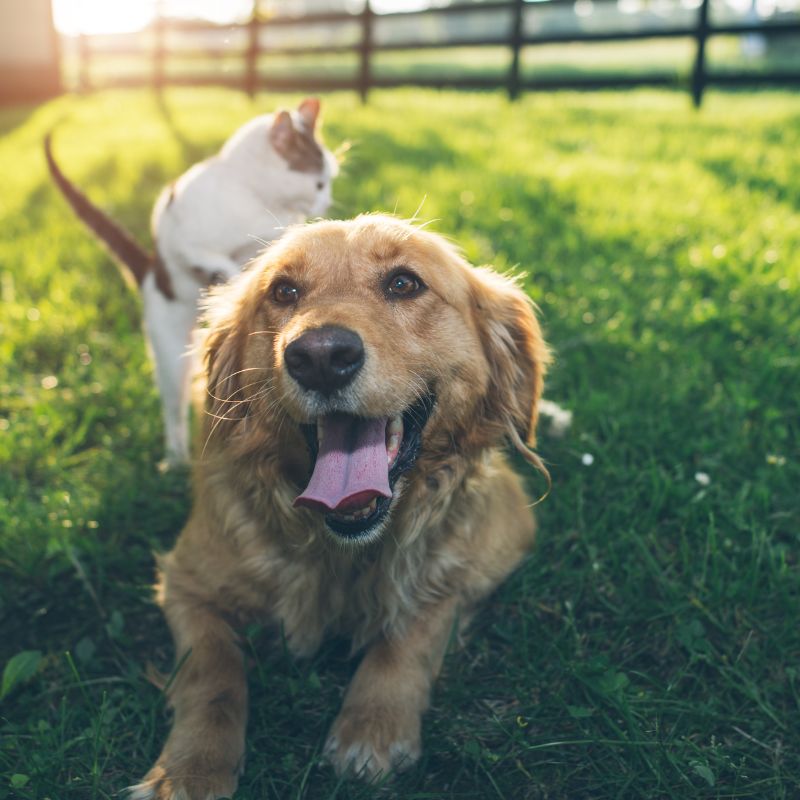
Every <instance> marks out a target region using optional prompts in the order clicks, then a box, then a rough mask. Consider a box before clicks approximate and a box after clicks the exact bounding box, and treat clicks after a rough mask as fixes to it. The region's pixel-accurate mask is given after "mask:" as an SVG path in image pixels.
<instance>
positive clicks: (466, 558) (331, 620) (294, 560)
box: [204, 454, 501, 656]
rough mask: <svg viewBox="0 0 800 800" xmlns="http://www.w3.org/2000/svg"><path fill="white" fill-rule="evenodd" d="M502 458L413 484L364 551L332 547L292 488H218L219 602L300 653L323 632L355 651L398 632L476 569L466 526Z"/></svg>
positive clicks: (470, 532)
mask: <svg viewBox="0 0 800 800" xmlns="http://www.w3.org/2000/svg"><path fill="white" fill-rule="evenodd" d="M500 458H501V457H500V456H499V454H495V455H494V456H493V457H488V458H487V459H485V460H484V461H483V462H482V463H479V464H477V465H473V466H472V468H471V469H470V472H469V474H468V475H465V474H463V470H461V469H459V468H458V467H455V468H454V467H453V466H451V465H447V466H445V467H443V468H442V469H441V470H440V471H439V473H438V475H439V479H438V480H437V481H431V480H430V476H429V479H428V480H427V481H417V482H415V481H409V483H408V485H407V486H406V487H405V489H404V497H403V499H404V502H403V503H402V504H401V506H400V507H399V508H398V511H397V513H396V515H395V518H394V519H393V520H392V521H391V523H390V526H391V527H390V529H389V530H388V531H387V532H386V534H385V535H384V536H383V537H382V540H381V541H380V543H378V544H376V545H375V546H374V547H370V548H366V549H364V550H362V551H353V550H352V549H347V548H342V547H341V546H338V545H337V544H336V543H335V542H333V541H332V540H331V538H330V537H329V536H328V535H326V533H325V532H324V530H323V529H322V524H321V521H320V520H319V518H318V517H317V516H316V515H313V514H311V513H298V510H297V509H293V508H292V507H291V501H292V499H293V496H294V494H295V490H293V489H292V488H291V487H290V486H289V485H288V484H286V483H284V482H282V481H281V482H276V483H273V490H272V491H271V492H269V493H266V494H263V493H262V494H261V495H260V496H259V497H260V502H259V503H258V504H256V505H253V504H251V503H250V502H248V499H247V498H248V493H247V492H246V491H243V490H242V489H243V487H242V485H240V486H239V487H237V490H236V492H235V494H236V497H235V498H234V497H233V494H234V492H233V488H232V487H231V486H230V485H226V486H224V487H219V489H218V491H223V492H224V493H225V494H226V495H227V498H226V500H227V502H226V503H225V504H220V503H215V506H216V507H217V508H221V507H222V508H226V513H225V515H224V517H223V518H221V519H220V520H219V524H220V527H221V528H222V529H223V530H224V531H225V535H224V536H223V537H215V538H214V540H213V541H212V542H209V543H208V545H210V548H211V552H209V558H211V559H214V561H215V562H216V565H217V569H216V570H215V583H216V586H215V587H213V588H214V589H215V592H214V594H215V596H216V598H217V602H219V598H225V599H226V600H225V605H227V606H228V611H229V613H231V614H233V615H234V616H235V617H236V618H237V620H238V621H240V622H246V621H253V620H255V621H259V622H262V623H266V624H269V625H275V624H277V625H279V626H280V628H281V630H282V635H283V636H284V637H285V640H286V642H287V645H288V647H289V649H290V650H291V652H292V653H294V654H295V655H298V656H308V655H311V654H312V653H314V652H315V651H316V649H317V648H318V647H319V645H320V643H321V642H322V640H323V639H324V638H326V637H327V636H345V637H347V638H349V639H350V640H351V641H352V645H353V650H358V649H360V648H361V647H362V646H363V645H364V644H365V643H367V642H369V641H370V640H372V639H374V638H375V637H376V636H377V635H380V634H385V635H390V636H391V635H393V634H399V633H402V631H403V630H404V629H405V626H406V625H407V623H408V622H409V620H411V619H413V618H414V617H415V616H417V615H418V614H419V612H420V609H421V608H422V607H424V606H425V605H426V604H427V603H430V602H433V601H435V600H436V599H438V598H440V597H442V596H444V595H446V594H447V593H448V591H451V587H452V585H453V584H455V583H461V582H462V581H463V578H464V572H465V571H470V572H474V571H475V568H476V567H479V565H478V564H477V563H476V559H475V558H474V556H471V554H470V553H469V548H470V542H471V540H472V538H473V535H475V534H476V532H475V531H473V530H472V527H473V523H472V522H471V520H473V519H475V518H476V517H479V516H481V515H480V514H479V513H476V512H478V510H479V509H478V508H477V507H476V506H480V505H481V504H482V503H484V502H485V498H484V497H483V492H476V491H475V487H478V486H480V487H486V486H487V481H488V484H491V478H492V475H493V474H494V473H495V472H496V471H497V467H498V464H496V463H495V462H496V461H497V460H498V459H500ZM261 477H262V479H263V475H262V476H261ZM421 508H422V509H424V512H423V513H420V509H421ZM411 509H413V513H407V510H411ZM298 519H300V520H301V524H298ZM423 530H424V535H420V534H421V533H422V532H423ZM400 531H402V538H400V535H399V533H398V532H400ZM221 543H225V544H224V547H225V552H221V551H219V550H218V548H219V546H220V544H221ZM214 551H216V552H214ZM229 564H230V565H234V564H235V573H234V572H233V571H232V572H231V573H228V570H227V566H228V565H229ZM204 571H205V570H204ZM217 581H218V582H217ZM479 582H480V581H479ZM210 588H211V587H210Z"/></svg>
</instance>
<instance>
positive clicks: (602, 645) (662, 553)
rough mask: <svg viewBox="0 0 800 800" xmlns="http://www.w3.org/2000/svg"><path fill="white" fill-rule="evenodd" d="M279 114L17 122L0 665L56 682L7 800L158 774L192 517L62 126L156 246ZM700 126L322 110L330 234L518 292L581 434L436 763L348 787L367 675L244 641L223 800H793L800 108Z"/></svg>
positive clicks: (663, 118) (87, 180)
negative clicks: (342, 740) (407, 245)
mask: <svg viewBox="0 0 800 800" xmlns="http://www.w3.org/2000/svg"><path fill="white" fill-rule="evenodd" d="M278 102H283V103H285V102H287V100H286V99H285V98H276V97H266V96H260V97H258V98H257V100H256V101H255V102H253V103H251V102H250V101H249V100H247V99H246V98H245V97H243V96H242V95H241V94H237V93H234V92H226V91H222V90H195V91H171V92H169V93H167V95H166V102H165V104H164V105H163V107H159V105H158V104H157V103H156V102H155V100H154V98H153V97H152V96H151V95H149V94H148V93H146V92H121V91H120V92H109V93H103V94H99V95H94V96H90V97H86V98H82V99H77V98H63V99H60V100H57V101H54V102H52V103H50V104H47V105H45V106H41V107H36V108H28V109H25V108H21V109H13V110H10V111H8V110H7V111H3V112H0V131H2V138H0V175H2V176H3V187H2V192H0V219H2V238H1V239H0V293H2V312H0V665H2V664H5V663H6V662H7V661H8V660H9V659H10V658H11V657H12V656H15V655H16V654H18V653H21V652H25V651H39V652H40V653H41V659H40V660H38V662H37V660H36V658H35V657H32V659H31V661H30V662H29V665H28V666H29V667H30V669H29V670H28V673H29V674H28V676H27V680H25V679H24V678H25V677H26V675H25V674H23V675H21V676H20V678H21V679H20V680H19V681H18V682H17V683H16V684H15V685H14V686H12V687H11V688H10V691H8V693H7V694H6V696H5V697H4V698H3V699H2V700H0V798H3V797H15V798H26V799H29V800H33V799H34V798H37V799H38V800H43V799H44V798H48V797H49V798H53V799H54V800H62V799H63V800H67V799H68V798H109V797H112V796H114V794H115V793H116V792H117V791H119V790H120V789H121V788H122V787H123V786H125V785H127V784H128V783H130V782H131V781H133V780H134V779H136V778H137V777H138V776H140V775H141V774H142V773H143V772H144V771H145V770H146V769H147V767H148V766H149V764H150V763H151V762H152V761H153V759H154V758H155V757H156V755H157V754H158V752H159V747H160V744H161V743H162V741H163V739H164V736H165V733H166V730H167V725H168V720H167V716H166V714H165V709H164V703H163V700H162V697H161V695H160V694H159V692H158V691H157V690H156V689H155V688H153V687H152V686H151V685H150V684H149V683H148V681H147V680H146V679H145V677H144V672H145V669H146V667H147V664H148V662H152V663H153V664H155V665H156V666H157V667H158V668H161V669H165V668H168V666H169V664H170V658H171V652H170V643H169V635H168V632H167V630H166V627H165V625H164V623H163V622H162V620H161V617H160V614H159V612H158V610H157V609H156V608H155V607H154V605H153V603H152V602H151V594H150V588H149V586H150V583H151V581H152V578H153V558H152V551H153V550H158V549H163V548H166V547H168V546H169V545H170V543H171V542H172V541H173V539H174V536H175V535H176V533H177V531H178V530H179V528H180V525H181V523H182V520H183V519H184V517H185V515H186V512H187V508H188V504H189V492H188V487H187V485H186V480H185V477H183V476H181V475H175V474H170V475H161V474H160V473H159V472H158V470H157V469H156V466H155V465H156V462H157V461H158V459H159V458H160V456H161V423H160V417H159V409H158V399H157V396H156V393H155V390H154V389H153V387H152V379H151V367H150V365H149V363H148V360H147V357H146V352H145V346H144V343H143V340H142V336H141V334H140V330H139V319H140V307H139V301H138V298H137V297H136V296H135V294H134V293H132V292H131V291H130V290H129V289H128V288H127V287H126V286H125V285H124V284H123V283H122V281H121V280H120V279H119V278H118V276H117V273H116V272H115V270H114V268H113V266H111V264H110V263H109V260H108V258H107V257H106V256H105V255H104V254H103V252H102V251H101V250H100V249H99V247H98V246H97V245H96V244H95V243H94V242H93V241H92V240H91V239H90V237H89V236H88V235H87V234H86V233H85V232H84V230H83V229H82V228H81V227H80V226H79V225H78V224H77V222H76V221H75V220H74V219H73V217H72V216H71V214H70V212H69V211H68V210H67V207H66V205H65V203H64V202H63V201H62V200H61V199H60V197H59V196H58V195H57V194H56V193H55V191H54V190H53V188H52V187H51V186H50V184H49V183H48V180H47V178H46V175H45V169H44V164H43V159H42V155H41V151H40V144H41V139H42V136H43V134H44V132H45V131H46V130H47V129H48V128H49V127H50V126H51V125H53V124H54V123H56V122H59V131H58V137H57V140H56V148H57V152H58V155H59V157H60V158H61V160H62V161H63V163H64V164H65V167H66V169H67V170H68V172H69V174H70V175H72V176H73V177H74V178H76V179H77V181H78V183H79V184H81V185H82V186H84V187H85V188H86V189H87V190H88V191H89V192H90V193H91V195H92V196H93V197H94V198H95V199H96V200H98V201H99V202H101V203H102V204H103V205H104V206H105V207H106V208H108V209H109V210H110V211H111V212H112V213H113V214H114V215H115V216H116V217H117V218H119V219H120V220H122V221H123V222H124V223H126V224H127V225H128V226H129V227H130V228H131V229H133V230H134V231H135V232H136V233H137V234H138V235H139V236H140V237H141V238H143V239H145V238H146V231H147V217H148V212H149V207H150V205H151V203H152V202H153V200H154V198H155V195H156V192H157V191H158V189H159V187H160V185H161V184H162V183H163V182H165V181H166V180H168V179H169V178H171V177H173V176H174V175H176V174H178V173H179V172H181V171H182V170H183V169H184V168H185V167H186V166H187V165H188V164H189V163H191V162H192V161H194V160H196V159H198V158H200V157H202V156H204V155H206V154H208V153H210V152H212V151H213V150H214V149H215V148H216V147H217V146H218V145H219V144H220V142H221V141H222V140H223V138H224V137H225V136H226V135H227V134H228V133H229V132H230V131H231V130H232V129H233V128H234V127H236V125H238V124H239V123H240V122H242V121H244V120H245V119H247V118H248V117H250V116H252V115H253V114H255V113H257V112H260V111H263V110H264V109H269V108H272V107H273V106H274V105H275V104H276V103H278ZM688 106H689V103H688V99H687V98H686V97H685V96H684V95H683V94H680V93H674V94H672V93H656V92H635V93H628V94H596V95H591V96H587V95H580V94H562V95H558V96H534V95H529V96H526V97H525V98H524V99H523V100H522V101H521V102H519V103H518V104H516V105H512V104H509V103H508V102H507V101H506V100H505V99H504V98H503V97H502V96H501V95H492V94H483V95H471V94H455V93H442V94H438V93H433V92H420V91H396V92H391V93H389V92H387V93H381V92H376V93H375V94H374V95H373V96H372V99H371V102H370V104H369V105H368V106H366V107H362V106H360V105H358V104H357V102H356V100H355V99H354V98H353V96H352V95H350V94H342V95H334V96H330V97H327V98H325V116H326V135H327V138H328V141H329V142H330V143H331V144H333V145H337V144H339V143H340V142H341V141H342V140H344V139H349V140H351V141H352V142H353V143H354V147H353V149H352V151H351V154H350V157H349V160H348V163H347V166H346V169H345V171H344V174H343V175H342V176H341V177H340V178H339V179H338V183H337V186H336V195H337V200H338V206H337V213H338V214H340V215H345V216H347V215H351V214H354V213H356V212H360V211H365V210H389V211H392V210H395V209H396V210H397V212H398V213H400V214H403V215H411V214H412V213H413V212H414V211H415V209H417V207H418V206H419V205H420V203H421V202H422V201H423V199H424V200H425V203H424V206H423V208H422V211H421V216H422V217H425V218H436V219H437V220H438V221H437V222H436V223H435V224H434V228H435V229H437V230H439V231H442V232H446V233H448V234H451V235H452V236H453V237H454V238H455V239H456V240H457V241H458V242H459V243H460V244H461V245H463V247H464V248H465V250H466V254H467V256H468V257H469V258H470V259H471V260H473V261H475V262H491V263H494V264H495V265H496V266H497V267H498V268H500V269H507V268H509V267H516V266H519V267H521V268H522V269H525V270H527V271H528V276H529V277H528V286H529V287H530V292H531V294H532V296H533V297H534V299H535V300H536V301H537V302H538V304H539V305H540V307H541V313H542V319H543V322H544V325H545V328H546V331H547V335H548V338H549V340H550V342H551V343H552V344H553V345H554V347H555V349H556V351H557V354H558V360H557V363H556V364H555V366H554V368H553V370H552V372H551V375H550V379H549V384H548V394H549V396H550V397H551V398H553V399H555V400H558V401H560V402H562V403H563V404H565V405H566V406H568V407H569V408H571V409H572V410H573V411H574V413H575V425H574V428H573V430H572V431H571V433H570V434H569V436H568V437H567V438H566V439H564V440H560V441H557V440H553V439H550V438H548V437H547V436H543V437H542V440H541V448H540V449H541V452H542V454H543V456H544V457H545V458H546V459H547V461H548V462H549V463H550V465H551V471H552V473H553V477H554V487H553V491H552V494H551V495H550V497H548V498H547V500H546V501H545V502H544V503H542V504H541V505H540V506H539V508H538V509H537V512H538V515H539V520H540V525H541V532H540V539H539V544H538V547H537V549H536V551H535V553H534V554H533V556H532V558H531V559H530V560H529V561H528V562H527V563H526V565H525V566H524V568H522V569H521V570H520V571H519V572H518V573H516V574H515V575H514V576H513V577H512V579H511V580H510V581H509V582H508V583H507V584H506V585H505V586H504V587H503V588H502V589H501V590H500V591H499V592H498V593H497V594H496V595H495V596H494V597H493V598H492V600H491V601H490V602H489V603H488V605H487V608H486V610H485V611H484V612H483V613H482V614H481V615H480V616H479V618H478V620H477V622H476V624H475V627H474V631H473V634H472V637H471V640H470V641H469V643H468V644H467V646H466V648H465V649H464V650H462V651H454V652H451V653H450V654H449V655H448V657H447V659H446V662H445V666H444V673H443V677H442V680H441V681H440V682H439V684H438V685H437V688H436V690H435V695H434V699H433V707H432V710H431V711H430V712H429V714H428V715H427V716H426V718H425V723H424V737H425V748H424V756H423V759H422V762H421V763H420V765H419V767H418V768H416V769H414V770H413V771H411V772H410V773H408V774H406V775H403V776H401V777H399V778H397V779H396V780H394V781H393V782H392V783H391V784H390V787H389V788H386V789H382V790H379V789H375V788H370V787H365V786H362V785H360V784H357V783H340V782H339V781H337V779H336V778H335V777H334V775H333V774H332V772H331V770H329V769H328V768H326V767H320V766H319V765H318V758H319V755H320V748H321V744H322V742H323V740H324V735H325V733H326V730H327V727H328V725H329V724H330V723H331V721H332V719H333V717H334V715H335V714H336V711H337V708H338V704H339V701H340V698H341V695H342V691H343V689H344V687H345V685H346V682H347V679H348V676H349V674H350V672H351V670H352V664H351V663H350V662H348V661H347V659H346V657H345V654H344V651H343V649H342V648H341V647H340V646H339V645H338V644H332V645H330V646H327V647H326V648H325V649H324V650H323V652H322V653H320V654H319V656H317V657H316V658H315V659H313V660H312V661H311V662H308V663H294V662H292V661H291V660H290V659H289V658H288V657H287V656H286V654H285V653H284V652H283V650H282V648H280V647H278V648H277V649H274V648H270V647H269V646H268V643H267V642H265V641H262V639H261V638H260V637H258V636H257V633H256V632H255V631H253V632H252V637H251V642H250V645H249V647H250V650H251V655H252V661H253V669H252V670H251V689H252V697H251V720H250V725H249V733H248V753H247V770H246V773H245V776H244V778H243V780H242V784H241V790H240V792H239V794H238V795H237V797H241V798H254V799H255V798H259V799H260V798H333V797H337V798H368V797H385V796H394V797H402V798H418V799H419V800H422V798H439V797H441V798H445V797H446V798H475V799H476V800H478V799H480V800H483V799H484V798H501V797H503V798H564V799H565V800H574V798H637V797H641V798H681V799H683V798H701V797H702V798H733V797H750V798H787V799H788V798H794V797H798V796H800V725H798V722H797V720H798V712H799V711H800V709H799V708H798V704H800V625H798V617H799V616H800V615H799V614H798V610H799V603H800V575H799V574H798V570H799V567H798V545H800V535H799V532H800V499H799V495H798V488H799V487H800V444H799V443H800V413H799V410H800V409H799V405H800V404H799V402H798V401H799V400H800V96H797V95H792V94H779V93H765V94H736V95H720V94H715V93H711V94H710V95H709V97H708V100H707V103H706V104H705V106H704V108H703V110H702V112H701V113H695V112H693V111H691V110H690V108H689V107H688ZM587 454H588V455H591V456H593V459H594V460H593V463H592V464H590V465H587V464H585V463H584V461H588V460H590V459H586V458H584V456H585V455H587ZM703 474H705V475H706V476H708V482H707V485H704V483H702V482H700V480H698V476H699V477H700V479H701V480H702V478H703ZM530 480H531V491H532V492H533V493H535V492H537V491H538V490H539V489H540V484H539V483H538V482H537V481H536V479H535V476H531V478H530ZM14 663H15V664H16V665H19V663H20V662H19V661H17V662H14ZM30 673H32V674H30ZM9 677H10V675H9Z"/></svg>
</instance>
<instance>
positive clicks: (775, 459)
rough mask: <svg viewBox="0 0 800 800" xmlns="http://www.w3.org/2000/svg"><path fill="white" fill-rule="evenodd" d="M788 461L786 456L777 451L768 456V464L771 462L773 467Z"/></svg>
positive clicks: (780, 465)
mask: <svg viewBox="0 0 800 800" xmlns="http://www.w3.org/2000/svg"><path fill="white" fill-rule="evenodd" d="M785 463H786V456H779V455H777V454H775V453H770V454H769V455H768V456H767V464H771V465H772V466H773V467H782V466H783V465H784V464H785Z"/></svg>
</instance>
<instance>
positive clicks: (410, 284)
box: [386, 272, 425, 297]
mask: <svg viewBox="0 0 800 800" xmlns="http://www.w3.org/2000/svg"><path fill="white" fill-rule="evenodd" d="M424 286H425V285H424V284H423V283H422V281H421V280H420V279H419V278H418V277H417V276H416V275H414V274H412V273H411V272H395V273H394V274H393V275H392V276H391V277H390V278H389V280H388V281H387V282H386V291H387V292H388V293H389V295H391V296H392V297H412V296H413V295H415V294H417V293H418V292H419V291H420V290H421V289H423V288H424Z"/></svg>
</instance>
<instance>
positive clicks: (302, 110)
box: [297, 97, 319, 131]
mask: <svg viewBox="0 0 800 800" xmlns="http://www.w3.org/2000/svg"><path fill="white" fill-rule="evenodd" d="M297 113H298V114H300V119H301V120H303V125H305V126H306V128H308V130H309V131H313V130H314V126H315V125H316V124H317V117H318V116H319V100H318V99H317V98H316V97H306V99H305V100H303V102H302V103H300V105H299V106H297Z"/></svg>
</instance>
